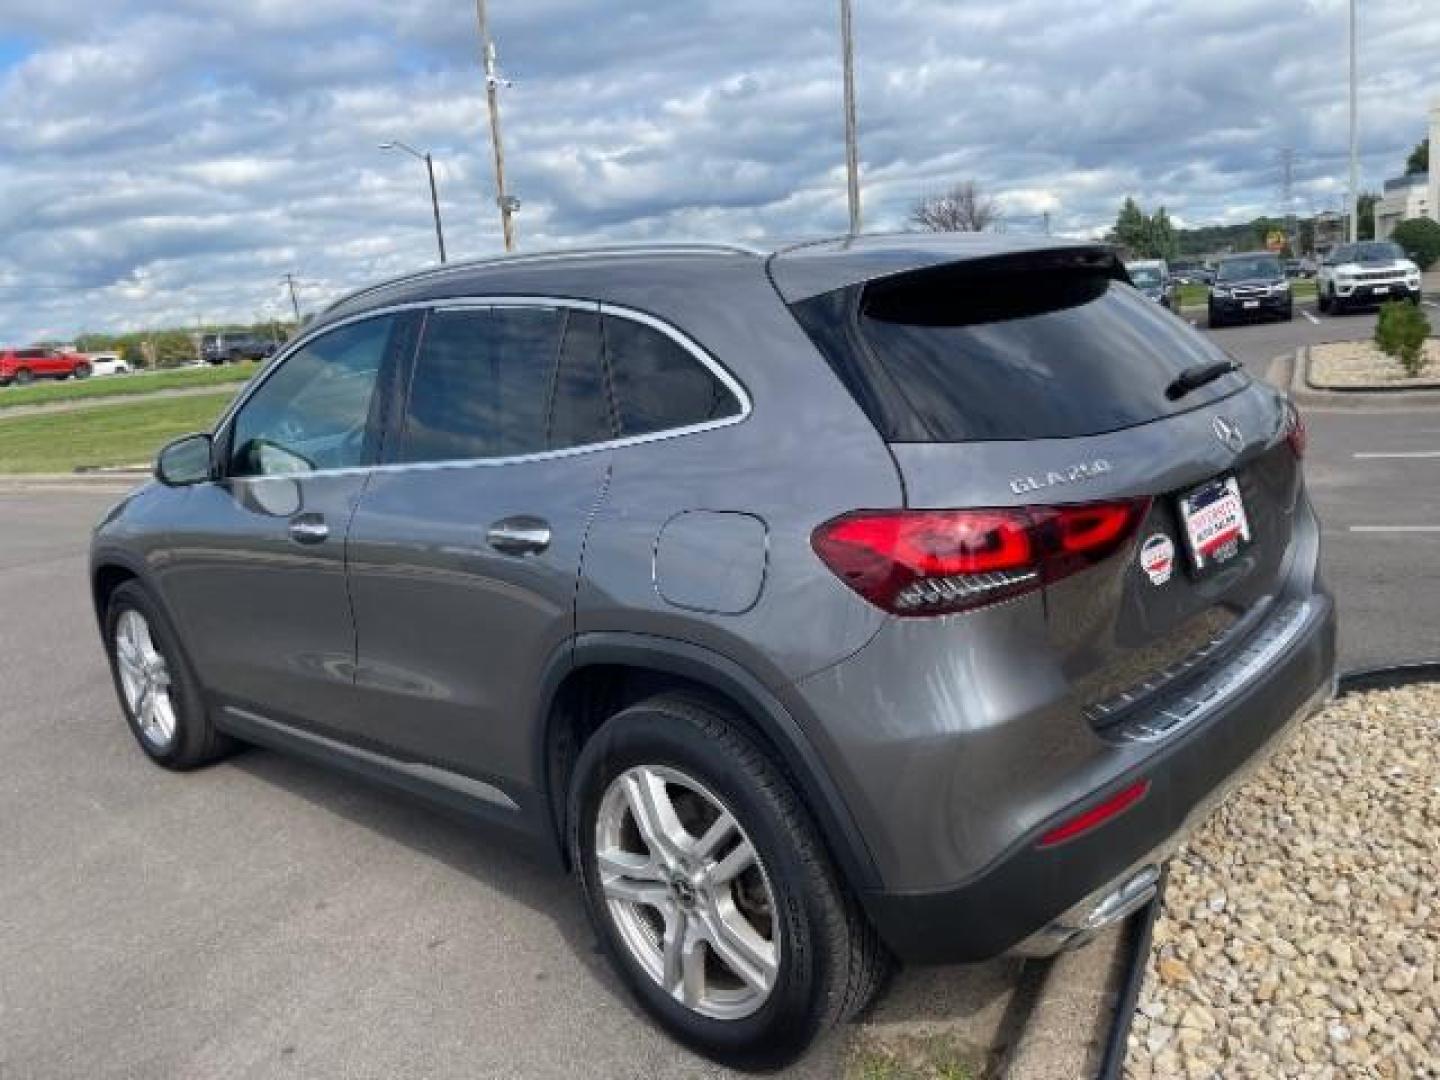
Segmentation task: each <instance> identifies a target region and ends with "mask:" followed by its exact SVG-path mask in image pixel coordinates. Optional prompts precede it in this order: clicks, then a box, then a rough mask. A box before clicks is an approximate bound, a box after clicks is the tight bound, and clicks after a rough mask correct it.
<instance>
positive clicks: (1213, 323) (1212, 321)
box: [1206, 304, 1225, 329]
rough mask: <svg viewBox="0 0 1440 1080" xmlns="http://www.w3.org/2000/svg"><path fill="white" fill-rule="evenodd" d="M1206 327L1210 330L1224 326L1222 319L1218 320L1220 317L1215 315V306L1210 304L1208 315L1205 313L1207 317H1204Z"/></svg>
mask: <svg viewBox="0 0 1440 1080" xmlns="http://www.w3.org/2000/svg"><path fill="white" fill-rule="evenodd" d="M1206 325H1207V326H1209V327H1210V328H1211V329H1215V328H1216V327H1220V326H1224V325H1225V320H1223V319H1222V318H1220V316H1219V315H1217V314H1216V313H1215V305H1214V304H1211V305H1210V306H1209V309H1208V313H1207V316H1206Z"/></svg>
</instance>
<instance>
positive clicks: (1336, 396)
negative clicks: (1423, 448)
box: [1270, 345, 1440, 409]
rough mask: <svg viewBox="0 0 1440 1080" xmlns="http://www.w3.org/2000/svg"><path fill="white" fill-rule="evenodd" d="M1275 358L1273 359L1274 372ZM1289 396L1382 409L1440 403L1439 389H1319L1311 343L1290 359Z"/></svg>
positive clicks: (1316, 402) (1302, 401) (1301, 400)
mask: <svg viewBox="0 0 1440 1080" xmlns="http://www.w3.org/2000/svg"><path fill="white" fill-rule="evenodd" d="M1275 364H1276V361H1271V365H1272V366H1271V369H1270V370H1271V371H1273V370H1274V365H1275ZM1287 383H1288V388H1289V391H1290V399H1291V400H1292V401H1294V402H1296V403H1297V404H1300V405H1332V406H1338V407H1340V408H1344V407H1346V406H1365V407H1367V408H1380V409H1414V408H1423V407H1425V406H1437V405H1440V390H1400V389H1391V388H1389V387H1383V386H1375V387H1358V386H1357V387H1354V388H1350V389H1345V390H1332V389H1324V390H1322V389H1320V388H1319V387H1317V386H1312V385H1311V383H1310V346H1309V345H1302V346H1300V348H1298V349H1296V350H1295V352H1294V354H1293V355H1292V356H1291V358H1290V372H1289V377H1288V379H1287Z"/></svg>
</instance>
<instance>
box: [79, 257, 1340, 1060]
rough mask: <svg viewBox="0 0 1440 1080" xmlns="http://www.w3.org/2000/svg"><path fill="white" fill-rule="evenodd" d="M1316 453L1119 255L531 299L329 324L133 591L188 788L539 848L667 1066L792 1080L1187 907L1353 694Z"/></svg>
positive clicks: (257, 389)
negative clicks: (1315, 730)
mask: <svg viewBox="0 0 1440 1080" xmlns="http://www.w3.org/2000/svg"><path fill="white" fill-rule="evenodd" d="M1303 448H1304V429H1303V427H1302V426H1301V424H1300V420H1299V417H1298V415H1297V414H1296V412H1295V411H1294V409H1293V408H1292V407H1291V406H1290V405H1289V404H1288V402H1287V401H1286V400H1284V399H1283V398H1282V397H1280V396H1279V395H1277V394H1276V393H1275V392H1274V391H1272V390H1270V389H1268V388H1266V387H1265V386H1263V385H1260V384H1257V383H1254V382H1252V381H1251V380H1250V379H1249V378H1247V377H1246V376H1245V375H1244V374H1243V373H1242V372H1241V371H1239V370H1238V369H1237V366H1236V365H1235V364H1234V363H1233V362H1232V361H1230V360H1229V359H1228V358H1227V357H1226V356H1225V355H1224V354H1223V353H1221V352H1220V351H1218V350H1217V349H1216V348H1215V347H1214V346H1213V345H1211V344H1210V343H1209V342H1208V341H1207V340H1206V339H1205V338H1203V337H1202V336H1200V335H1199V334H1197V333H1195V332H1194V331H1192V330H1191V329H1190V328H1189V326H1187V325H1186V324H1185V323H1184V322H1182V321H1181V320H1179V319H1177V318H1175V317H1174V316H1173V315H1172V314H1170V313H1169V312H1168V311H1165V310H1163V309H1161V308H1160V307H1159V306H1158V305H1156V304H1153V303H1150V302H1148V301H1147V300H1146V299H1145V298H1144V297H1143V296H1141V295H1140V294H1139V293H1138V292H1136V291H1135V290H1134V289H1133V288H1131V286H1130V285H1129V284H1127V283H1126V279H1125V272H1124V269H1123V267H1122V266H1121V265H1120V264H1119V263H1118V262H1117V260H1116V259H1115V257H1114V256H1113V254H1112V253H1111V252H1110V251H1109V250H1108V249H1105V248H1103V247H1097V246H1092V245H1084V244H1066V243H1057V242H1055V241H1053V240H1051V239H1050V238H1037V239H1035V240H1025V239H1022V238H1017V237H1013V236H988V235H987V236H943V237H937V236H918V235H905V236H894V237H865V238H860V239H842V240H833V241H826V242H818V243H812V244H804V245H796V246H792V247H787V248H782V249H779V250H757V249H750V248H740V247H729V246H707V245H698V246H688V247H679V246H670V247H649V248H634V249H612V250H594V251H585V252H573V253H564V254H553V255H533V256H524V257H512V258H504V259H498V260H493V261H489V262H480V263H473V264H469V265H462V266H451V267H448V268H442V269H440V270H436V271H430V272H426V273H423V274H419V275H416V276H413V277H409V278H405V279H403V280H399V281H393V282H389V283H387V284H383V285H380V286H377V287H375V288H371V289H368V290H365V291H363V292H360V293H357V294H355V295H353V296H350V297H348V298H347V299H345V300H342V301H340V302H339V303H338V304H336V305H335V306H334V307H332V308H331V309H330V310H329V311H328V312H326V313H325V314H324V315H323V316H321V317H320V318H319V319H317V320H316V321H315V322H314V323H313V324H312V325H310V326H308V327H307V328H306V329H305V331H304V332H303V334H302V335H301V336H300V337H299V338H298V339H297V340H295V341H294V342H292V343H290V344H289V345H288V346H287V347H286V348H285V350H284V351H283V352H282V353H281V354H280V355H279V356H278V357H277V358H275V359H274V360H273V361H272V362H271V364H270V366H269V367H268V368H267V369H266V370H265V371H264V372H263V373H262V374H261V375H260V376H258V377H257V378H256V379H255V380H254V382H253V385H251V386H250V387H249V388H248V389H247V391H246V392H245V393H243V394H242V395H241V396H240V397H239V398H238V399H237V401H236V402H235V403H234V405H233V406H232V407H231V408H230V409H229V411H228V412H227V413H226V414H225V415H224V417H223V418H222V419H221V420H220V422H219V423H218V424H217V425H216V428H215V430H214V432H213V433H210V434H204V435H196V436H191V437H188V438H186V439H182V440H180V441H178V442H176V443H173V444H171V445H170V446H169V447H167V448H166V449H165V450H164V451H163V452H162V454H161V456H160V459H159V462H158V465H157V469H156V476H157V479H158V482H157V483H154V484H151V485H148V486H146V487H145V488H143V489H141V490H139V491H137V492H136V493H135V494H133V495H132V496H130V497H129V498H127V499H126V500H125V501H124V502H122V503H121V504H120V505H119V506H117V507H116V508H115V509H114V510H113V511H111V512H110V513H109V515H108V516H107V517H106V518H105V520H104V521H103V522H102V523H101V524H100V526H99V528H98V530H97V532H96V535H95V540H94V548H93V561H92V583H93V589H94V598H95V607H96V611H97V613H98V615H99V618H100V621H101V625H102V630H103V636H104V642H105V646H106V648H107V650H108V651H109V654H110V657H111V661H112V666H113V669H114V674H115V682H116V686H117V689H118V691H119V693H120V698H121V701H122V703H123V706H124V711H125V715H126V717H127V718H128V720H129V723H130V726H131V727H132V728H133V729H134V732H135V735H136V737H137V739H138V740H139V743H140V745H141V747H142V748H143V749H144V750H145V752H146V753H147V754H149V755H150V756H151V757H152V758H154V759H155V760H156V761H157V762H159V763H160V764H162V765H165V766H168V767H171V768H188V767H192V766H196V765H199V764H202V763H204V762H207V761H211V760H214V759H215V758H216V757H217V756H219V755H220V754H222V753H223V752H224V751H226V750H227V749H229V748H230V747H231V746H232V745H234V742H235V741H236V740H239V741H243V742H252V743H260V744H264V745H267V746H271V747H274V748H277V749H282V750H287V751H293V752H295V753H299V754H304V755H307V756H309V757H312V758H316V759H320V760H322V761H324V762H327V763H330V764H333V765H335V766H338V767H341V768H345V769H349V770H351V771H353V772H356V773H359V774H362V775H364V776H366V777H370V778H374V779H377V780H381V781H385V782H388V783H390V784H392V785H396V786H398V787H400V788H404V789H407V790H409V791H412V792H415V793H419V794H422V795H424V796H427V797H430V798H432V799H434V800H438V801H439V802H441V803H444V804H447V805H448V806H450V807H452V808H457V809H459V810H462V811H464V812H467V813H469V814H473V815H474V816H475V817H476V818H480V819H483V820H485V821H487V822H491V823H494V824H496V825H499V826H502V827H504V828H507V829H510V830H513V831H514V832H515V833H517V834H519V835H521V836H523V837H525V838H527V839H528V840H530V841H533V843H534V845H535V847H536V848H537V849H538V850H540V851H542V852H545V853H548V855H549V856H551V857H553V858H554V860H555V861H556V862H557V863H559V864H561V865H563V866H565V867H567V868H568V869H569V871H570V872H572V873H573V874H574V876H575V878H576V879H577V881H578V883H579V885H580V888H581V889H582V891H583V893H584V896H585V900H586V903H587V905H588V907H589V911H590V915H591V917H592V918H593V920H594V925H595V928H596V932H597V934H598V936H599V938H600V940H601V942H602V943H603V945H604V947H605V949H606V951H607V952H608V954H609V956H610V958H611V960H612V961H613V962H614V965H615V968H616V970H617V971H618V972H619V974H620V976H621V978H622V979H623V980H624V981H625V982H626V983H627V984H628V986H629V988H630V989H631V990H632V991H633V992H634V993H635V995H636V996H637V998H638V999H639V1000H640V1002H641V1003H642V1004H643V1005H644V1006H645V1008H646V1009H647V1010H649V1011H650V1013H651V1014H653V1015H654V1016H655V1017H656V1018H657V1019H658V1020H659V1021H660V1022H661V1023H662V1024H664V1025H665V1026H666V1027H667V1028H668V1029H669V1030H670V1031H671V1032H672V1033H674V1034H675V1035H676V1036H678V1037H679V1038H681V1039H683V1040H684V1041H685V1042H687V1043H688V1044H690V1045H691V1046H694V1047H696V1048H698V1049H699V1050H701V1051H703V1052H705V1053H707V1054H710V1055H712V1056H714V1057H716V1058H718V1059H722V1060H725V1061H728V1062H732V1063H736V1064H740V1065H748V1066H757V1067H759V1066H775V1065H777V1064H779V1063H783V1062H784V1061H786V1060H789V1059H791V1058H793V1057H794V1056H795V1055H796V1054H798V1053H799V1052H800V1051H801V1050H802V1049H803V1048H804V1047H805V1046H806V1045H807V1044H808V1043H809V1042H810V1041H811V1039H812V1038H813V1037H814V1036H815V1035H816V1034H817V1032H819V1031H820V1030H822V1028H823V1027H824V1026H825V1025H827V1024H830V1023H832V1022H834V1021H836V1020H839V1019H843V1018H845V1017H847V1016H849V1015H852V1014H853V1013H855V1012H856V1011H857V1010H858V1009H860V1008H862V1007H863V1006H864V1005H865V1003H866V1002H867V1001H868V1000H869V999H870V998H871V997H872V995H873V994H874V993H875V991H876V989H877V987H878V986H879V985H880V984H881V982H882V981H883V978H884V976H885V973H886V971H887V970H888V968H889V966H890V964H891V962H892V961H893V960H894V959H895V958H899V959H901V960H904V961H910V962H953V961H965V960H974V959H977V958H981V957H987V956H991V955H994V954H997V953H1000V952H1003V951H1006V950H1014V951H1020V952H1026V953H1048V952H1053V951H1055V950H1057V949H1059V948H1063V947H1066V946H1070V945H1074V944H1078V943H1080V942H1082V941H1084V940H1085V939H1086V938H1087V937H1088V936H1089V935H1091V934H1092V933H1093V932H1094V931H1095V930H1096V929H1098V928H1099V927H1102V926H1104V925H1107V924H1108V923H1111V922H1113V921H1114V920H1116V919H1118V918H1120V917H1122V916H1124V915H1125V914H1127V913H1129V912H1130V911H1132V910H1134V909H1135V908H1136V907H1137V906H1139V905H1140V904H1143V903H1144V902H1145V901H1146V900H1147V899H1148V898H1149V897H1150V896H1151V895H1152V894H1153V891H1154V883H1155V880H1156V876H1157V868H1158V866H1159V865H1160V864H1161V862H1162V861H1163V860H1164V858H1165V857H1166V855H1167V854H1168V852H1169V850H1170V849H1171V848H1172V847H1173V845H1174V844H1175V843H1176V842H1177V840H1178V839H1179V837H1181V836H1182V835H1183V833H1184V831H1185V829H1186V828H1187V826H1189V825H1190V824H1192V823H1193V822H1194V821H1195V819H1196V818H1197V816H1198V815H1200V814H1202V813H1203V812H1204V811H1205V809H1206V808H1207V807H1208V806H1209V805H1211V804H1212V803H1213V801H1214V799H1215V798H1217V797H1218V795H1219V793H1220V792H1221V791H1222V789H1223V788H1224V787H1225V786H1226V785H1227V784H1228V783H1230V782H1232V781H1233V779H1234V778H1235V776H1236V775H1237V774H1238V772H1239V771H1240V770H1241V769H1242V768H1243V767H1245V766H1246V765H1247V764H1249V763H1252V762H1254V761H1255V760H1257V759H1258V758H1259V757H1260V754H1261V751H1262V750H1263V749H1264V748H1265V747H1266V746H1267V745H1268V744H1270V743H1271V742H1272V741H1273V740H1274V739H1276V738H1277V737H1278V736H1279V735H1280V734H1281V733H1282V732H1283V731H1284V730H1285V729H1286V727H1287V725H1289V724H1290V723H1291V722H1292V721H1293V720H1295V719H1296V718H1298V717H1300V716H1302V715H1304V714H1305V713H1306V712H1307V711H1308V710H1310V709H1312V708H1313V707H1315V706H1316V705H1317V704H1318V703H1320V702H1322V701H1323V700H1324V699H1325V698H1326V697H1327V695H1329V694H1330V693H1331V690H1332V685H1333V665H1334V629H1335V620H1334V612H1333V608H1332V603H1331V599H1330V597H1329V595H1328V594H1327V592H1326V590H1325V588H1324V587H1323V585H1322V584H1321V582H1320V579H1319V576H1318V570H1317V560H1318V547H1319V529H1318V527H1317V524H1316V520H1315V516H1314V513H1313V512H1312V510H1311V508H1310V504H1309V502H1308V500H1307V498H1306V495H1305V489H1304V484H1303V481H1302V477H1301V468H1300V460H1299V459H1300V456H1301V453H1302V451H1303Z"/></svg>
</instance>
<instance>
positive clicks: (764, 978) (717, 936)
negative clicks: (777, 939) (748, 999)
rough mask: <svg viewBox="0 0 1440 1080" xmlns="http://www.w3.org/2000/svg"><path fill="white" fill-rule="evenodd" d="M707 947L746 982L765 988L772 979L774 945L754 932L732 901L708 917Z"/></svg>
mask: <svg viewBox="0 0 1440 1080" xmlns="http://www.w3.org/2000/svg"><path fill="white" fill-rule="evenodd" d="M707 923H708V925H707V927H706V929H707V931H708V935H707V936H708V938H709V942H710V948H711V950H712V951H713V952H714V953H715V955H716V957H718V958H719V960H720V962H721V963H723V964H724V965H725V966H726V967H727V968H729V969H730V970H731V971H733V972H734V973H735V974H736V976H738V977H739V978H740V979H741V980H742V981H743V982H744V983H745V984H746V985H747V986H749V987H751V988H752V989H755V990H768V989H769V988H770V986H771V984H772V983H773V982H774V981H775V969H776V963H775V946H774V945H773V944H772V943H770V942H768V941H766V940H765V939H764V938H762V937H761V936H760V935H759V934H758V933H756V932H755V928H754V927H752V926H751V925H750V924H749V923H748V922H746V921H745V918H744V916H742V915H741V914H740V912H739V911H737V910H736V909H735V907H734V905H733V904H724V905H721V906H720V908H719V910H718V911H717V912H716V913H715V914H714V915H712V916H711V917H710V918H709V919H708V920H707Z"/></svg>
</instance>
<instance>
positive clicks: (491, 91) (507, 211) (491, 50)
mask: <svg viewBox="0 0 1440 1080" xmlns="http://www.w3.org/2000/svg"><path fill="white" fill-rule="evenodd" d="M475 19H476V21H477V22H478V23H479V24H480V61H481V63H482V65H483V66H484V69H485V102H486V104H487V105H488V106H489V108H490V146H491V148H492V149H493V150H494V152H495V203H496V205H498V206H499V207H500V229H501V232H502V233H503V234H504V237H505V250H506V251H514V250H515V222H514V220H513V216H514V213H515V208H516V207H517V206H519V205H520V201H519V200H518V199H516V198H513V197H512V196H510V195H507V194H506V193H505V144H504V143H503V142H501V140H500V95H499V88H500V77H499V76H498V75H496V74H495V43H494V42H493V41H491V40H490V28H489V24H488V22H487V20H486V16H485V0H475Z"/></svg>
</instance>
